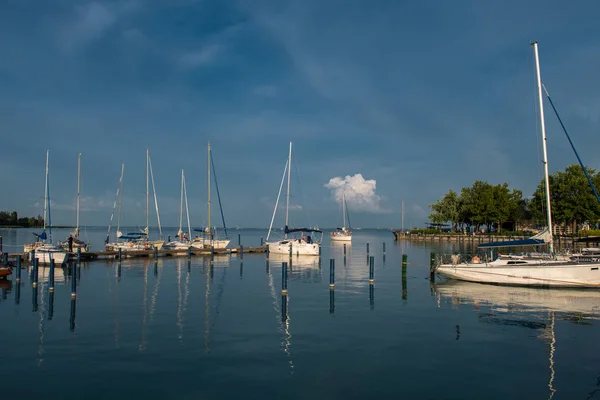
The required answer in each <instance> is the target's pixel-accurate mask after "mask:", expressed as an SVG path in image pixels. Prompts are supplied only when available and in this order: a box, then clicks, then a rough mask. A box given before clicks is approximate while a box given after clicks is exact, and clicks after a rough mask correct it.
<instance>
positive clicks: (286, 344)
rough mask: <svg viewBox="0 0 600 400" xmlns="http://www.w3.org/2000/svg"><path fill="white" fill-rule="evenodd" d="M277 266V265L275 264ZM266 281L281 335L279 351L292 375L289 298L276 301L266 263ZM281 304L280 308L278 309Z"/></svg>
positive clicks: (273, 284) (273, 286)
mask: <svg viewBox="0 0 600 400" xmlns="http://www.w3.org/2000/svg"><path fill="white" fill-rule="evenodd" d="M275 265H277V264H275ZM279 265H281V264H279ZM267 280H268V284H269V291H270V293H271V298H272V305H273V310H274V311H275V315H276V318H277V322H278V325H279V331H280V332H281V333H282V340H281V349H282V350H283V352H284V353H285V354H286V355H287V357H288V363H289V366H290V374H293V373H294V361H293V359H292V354H291V351H290V349H291V346H292V334H291V331H290V316H289V313H288V306H289V297H288V296H287V295H282V296H281V303H279V301H278V297H277V289H276V288H275V282H274V279H273V274H272V271H271V269H270V268H269V264H268V262H267ZM280 304H281V307H280Z"/></svg>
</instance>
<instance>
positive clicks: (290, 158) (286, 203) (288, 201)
mask: <svg viewBox="0 0 600 400" xmlns="http://www.w3.org/2000/svg"><path fill="white" fill-rule="evenodd" d="M291 169H292V142H290V154H289V155H288V170H287V174H288V175H287V194H286V198H285V227H286V228H287V226H288V211H289V208H290V170H291ZM284 237H285V238H286V239H287V233H285V236H284Z"/></svg>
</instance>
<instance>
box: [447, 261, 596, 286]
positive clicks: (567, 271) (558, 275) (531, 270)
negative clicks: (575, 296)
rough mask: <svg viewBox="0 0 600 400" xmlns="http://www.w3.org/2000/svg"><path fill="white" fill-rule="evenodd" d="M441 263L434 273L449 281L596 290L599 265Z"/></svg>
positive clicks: (540, 262)
mask: <svg viewBox="0 0 600 400" xmlns="http://www.w3.org/2000/svg"><path fill="white" fill-rule="evenodd" d="M494 263H495V261H494V262H491V263H483V264H465V263H461V264H456V265H453V264H442V265H440V266H439V267H438V268H437V273H438V274H440V275H443V276H447V277H448V278H452V279H458V280H462V281H469V282H479V283H493V284H499V285H519V286H552V287H582V288H583V287H590V288H591V287H598V288H600V263H569V262H560V261H556V262H544V261H542V260H540V261H538V262H537V263H533V262H531V263H528V264H527V265H521V266H519V265H494Z"/></svg>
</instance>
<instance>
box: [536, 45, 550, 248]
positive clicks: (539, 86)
mask: <svg viewBox="0 0 600 400" xmlns="http://www.w3.org/2000/svg"><path fill="white" fill-rule="evenodd" d="M531 45H532V46H533V52H534V54H535V72H536V78H537V86H538V101H539V105H540V128H541V130H542V149H543V157H544V158H543V160H542V162H543V163H544V180H545V182H546V218H547V219H548V231H549V232H550V242H549V243H548V247H549V251H550V253H551V254H552V253H553V252H554V249H553V246H552V244H553V240H552V236H553V231H552V211H551V210H550V178H549V177H548V151H547V150H546V126H545V124H544V102H543V97H542V77H541V73H540V58H539V56H538V42H533V43H532V44H531Z"/></svg>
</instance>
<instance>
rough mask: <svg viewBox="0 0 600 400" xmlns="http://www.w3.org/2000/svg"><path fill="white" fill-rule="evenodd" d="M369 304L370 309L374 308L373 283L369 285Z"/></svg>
mask: <svg viewBox="0 0 600 400" xmlns="http://www.w3.org/2000/svg"><path fill="white" fill-rule="evenodd" d="M369 306H370V308H371V311H373V310H374V309H375V285H369Z"/></svg>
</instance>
